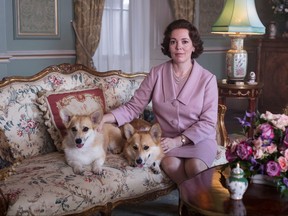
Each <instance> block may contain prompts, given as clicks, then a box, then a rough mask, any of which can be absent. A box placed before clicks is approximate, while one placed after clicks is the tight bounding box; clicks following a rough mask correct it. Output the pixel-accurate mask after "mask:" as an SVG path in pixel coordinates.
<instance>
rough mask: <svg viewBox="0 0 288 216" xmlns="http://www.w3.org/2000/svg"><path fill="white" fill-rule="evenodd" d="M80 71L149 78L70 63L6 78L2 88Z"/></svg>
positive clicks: (142, 74)
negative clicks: (52, 73)
mask: <svg viewBox="0 0 288 216" xmlns="http://www.w3.org/2000/svg"><path fill="white" fill-rule="evenodd" d="M78 70H83V71H85V72H87V73H89V74H92V75H94V76H99V77H108V76H111V75H116V76H120V77H126V78H135V77H145V76H147V73H144V72H138V73H133V74H130V73H125V72H123V71H121V70H110V71H104V72H99V71H95V70H93V69H90V68H88V67H86V66H84V65H81V64H74V65H73V64H68V63H64V64H59V65H52V66H49V67H47V68H45V69H43V70H42V71H40V72H38V73H36V74H34V75H32V76H10V77H4V78H3V79H2V80H1V81H0V88H1V87H3V86H6V85H9V84H10V83H13V82H34V81H36V80H39V79H41V78H43V77H44V76H46V75H47V74H49V73H51V72H58V73H62V74H72V73H74V72H75V71H78Z"/></svg>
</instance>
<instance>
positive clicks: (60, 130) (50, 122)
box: [37, 88, 105, 151]
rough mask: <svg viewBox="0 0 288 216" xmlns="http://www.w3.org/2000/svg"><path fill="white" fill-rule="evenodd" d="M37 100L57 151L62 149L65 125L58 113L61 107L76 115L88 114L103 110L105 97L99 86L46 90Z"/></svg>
mask: <svg viewBox="0 0 288 216" xmlns="http://www.w3.org/2000/svg"><path fill="white" fill-rule="evenodd" d="M37 101H38V103H39V108H40V109H41V110H42V111H43V116H44V119H45V124H46V126H47V127H48V132H49V133H50V135H51V137H52V139H53V141H54V144H55V146H56V148H57V149H58V151H62V139H63V136H64V135H65V126H64V125H63V123H62V120H61V117H60V115H59V111H60V110H61V109H68V110H69V111H70V112H71V113H72V114H77V115H81V114H82V115H84V114H90V113H92V112H93V111H95V110H98V109H102V110H103V112H105V99H104V95H103V91H102V89H100V88H93V89H79V90H71V91H65V92H46V93H45V94H43V95H42V96H40V97H39V98H38V100H37Z"/></svg>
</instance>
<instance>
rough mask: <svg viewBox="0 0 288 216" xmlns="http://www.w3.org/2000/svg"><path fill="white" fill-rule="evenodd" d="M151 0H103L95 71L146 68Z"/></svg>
mask: <svg viewBox="0 0 288 216" xmlns="http://www.w3.org/2000/svg"><path fill="white" fill-rule="evenodd" d="M149 11H150V1H147V0H145V1H143V0H130V1H127V0H126V1H123V0H106V1H105V8H104V13H103V20H102V30H101V41H100V43H99V46H98V48H97V50H96V52H95V55H94V56H93V60H94V64H95V66H96V68H97V70H98V71H107V70H122V71H125V72H127V73H129V72H130V73H134V72H148V71H149V67H150V65H149V63H150V55H149V54H150V42H149V41H150V40H149V33H150V32H149V28H150V25H149V23H150V14H149Z"/></svg>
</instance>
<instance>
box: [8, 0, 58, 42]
mask: <svg viewBox="0 0 288 216" xmlns="http://www.w3.org/2000/svg"><path fill="white" fill-rule="evenodd" d="M14 14H15V15H14V18H15V22H14V25H15V37H16V38H59V36H60V35H59V22H58V21H59V20H58V19H59V18H58V0H14Z"/></svg>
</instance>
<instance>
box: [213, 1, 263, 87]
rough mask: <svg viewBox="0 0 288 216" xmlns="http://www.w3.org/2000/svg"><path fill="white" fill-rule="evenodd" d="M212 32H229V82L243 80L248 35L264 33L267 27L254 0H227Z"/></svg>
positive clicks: (227, 56)
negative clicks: (261, 19) (258, 12)
mask: <svg viewBox="0 0 288 216" xmlns="http://www.w3.org/2000/svg"><path fill="white" fill-rule="evenodd" d="M211 33H215V34H227V35H229V37H230V38H231V49H230V50H228V51H227V53H226V73H227V82H228V83H232V84H235V83H237V82H243V81H244V79H245V77H246V73H247V57H248V55H247V52H246V50H244V49H243V43H244V38H245V37H246V35H262V34H264V33H265V27H264V25H263V24H262V22H261V21H260V19H259V17H258V14H257V11H256V7H255V1H254V0H226V3H225V5H224V7H223V10H222V12H221V14H220V16H219V18H218V20H217V21H216V22H215V23H214V25H213V26H212V31H211Z"/></svg>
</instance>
